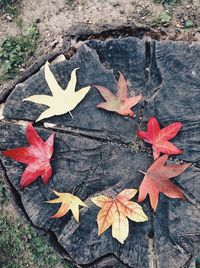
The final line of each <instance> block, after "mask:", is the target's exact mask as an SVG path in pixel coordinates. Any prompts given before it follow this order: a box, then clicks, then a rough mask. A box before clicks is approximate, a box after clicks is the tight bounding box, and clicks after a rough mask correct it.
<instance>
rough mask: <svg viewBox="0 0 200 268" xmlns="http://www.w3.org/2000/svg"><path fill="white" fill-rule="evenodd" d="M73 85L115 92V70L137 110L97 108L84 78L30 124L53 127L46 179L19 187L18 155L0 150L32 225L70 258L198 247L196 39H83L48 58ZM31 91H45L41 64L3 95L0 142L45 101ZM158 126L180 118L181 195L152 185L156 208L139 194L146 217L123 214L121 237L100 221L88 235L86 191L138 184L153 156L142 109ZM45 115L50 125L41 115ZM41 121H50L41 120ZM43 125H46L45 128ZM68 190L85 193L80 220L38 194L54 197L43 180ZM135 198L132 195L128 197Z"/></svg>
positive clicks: (143, 260)
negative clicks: (101, 227)
mask: <svg viewBox="0 0 200 268" xmlns="http://www.w3.org/2000/svg"><path fill="white" fill-rule="evenodd" d="M77 67H79V68H80V69H79V70H78V71H77V78H78V83H77V89H79V88H81V87H83V86H87V85H91V86H92V85H97V84H99V85H103V86H105V87H107V88H109V89H110V90H111V91H112V92H114V93H116V81H117V78H118V71H121V72H122V73H123V74H124V75H125V77H126V79H127V81H128V86H129V96H131V95H132V96H133V95H137V94H139V93H142V94H143V96H144V99H143V101H142V102H141V103H140V104H138V105H137V106H135V107H134V109H133V110H134V111H135V113H136V117H135V118H134V119H133V118H130V117H123V116H120V115H118V114H116V113H111V112H108V111H105V110H101V109H96V105H97V104H99V103H101V102H102V101H103V99H102V97H101V95H100V94H99V92H98V91H97V90H96V89H95V87H92V89H91V90H90V92H89V93H88V95H87V96H86V98H85V99H84V100H83V101H82V102H81V103H80V104H79V105H78V106H77V108H76V109H75V110H74V111H72V114H73V118H71V117H70V115H69V114H65V115H62V116H55V117H53V118H51V119H48V120H44V121H43V122H42V123H41V122H40V123H38V124H36V125H35V126H36V129H37V131H38V132H39V134H40V135H41V136H42V138H43V139H47V137H48V136H49V135H50V133H52V132H54V133H55V146H54V154H53V159H52V161H51V163H52V167H53V176H52V178H51V180H50V183H49V185H48V186H46V185H44V184H43V183H42V181H41V179H39V180H37V181H36V182H34V183H33V184H31V185H30V186H29V187H27V188H25V189H24V190H20V189H19V180H20V177H21V174H22V172H23V170H24V168H25V166H24V165H23V164H20V163H18V162H16V161H12V160H11V159H9V158H6V157H3V156H1V160H2V163H3V166H4V168H5V171H6V175H7V179H8V180H9V182H10V183H11V185H12V186H13V191H15V194H16V193H18V195H19V196H20V198H21V205H20V206H21V208H22V209H23V211H24V214H26V215H27V217H28V218H29V219H30V221H31V222H32V223H33V225H34V226H35V227H36V228H39V229H42V230H45V231H46V232H47V233H49V234H50V236H51V235H52V236H54V240H55V237H56V239H57V241H54V242H55V243H57V244H59V245H60V246H61V247H62V249H63V251H64V252H66V255H68V256H69V258H70V259H71V260H72V261H73V263H74V265H75V266H77V267H82V266H83V267H85V265H86V267H134V268H150V267H151V268H158V267H160V268H169V267H170V268H180V267H188V266H189V263H190V261H192V259H194V258H195V257H196V256H197V255H198V254H200V163H199V161H200V160H199V159H200V142H199V140H200V105H199V103H200V46H199V45H197V44H187V43H182V42H180V43H175V42H156V41H151V42H145V41H143V40H139V39H136V38H133V37H129V38H121V39H113V40H107V41H97V40H91V41H87V42H85V44H84V45H82V46H81V47H80V48H79V49H78V51H77V53H76V54H75V55H74V56H73V57H72V58H71V59H70V60H62V61H59V62H55V63H54V62H53V63H52V64H51V66H50V68H51V70H52V71H53V73H54V75H55V77H56V79H57V80H58V82H59V84H60V85H61V86H62V87H63V88H64V87H65V86H66V85H67V83H68V81H69V77H70V73H71V71H72V70H73V69H74V68H77ZM34 94H50V91H49V89H48V86H47V84H46V82H45V78H44V68H41V70H40V71H39V72H37V73H36V74H34V75H32V76H31V77H30V78H29V79H27V80H26V81H24V82H23V83H21V84H18V85H17V86H16V87H15V88H14V90H13V91H12V93H11V94H10V95H9V97H8V98H7V100H6V102H5V107H4V116H5V118H4V120H3V121H2V122H1V123H0V140H1V150H6V149H10V148H14V147H21V146H26V145H27V143H26V138H25V126H24V125H22V121H21V120H24V121H35V120H36V119H37V118H38V116H39V115H40V113H41V112H43V111H44V110H45V109H46V107H45V106H43V105H37V104H34V103H31V102H22V99H23V98H25V97H28V96H31V95H34ZM153 114H154V115H155V116H156V117H157V118H158V120H159V122H160V124H161V125H162V126H166V125H167V124H170V123H172V122H174V121H180V122H182V123H183V125H184V127H183V129H182V130H181V132H180V133H179V135H178V136H177V137H176V138H175V139H174V140H173V141H174V143H175V144H176V145H177V146H178V147H180V148H181V149H183V150H184V154H182V155H179V156H176V157H173V158H172V159H171V160H170V161H173V162H180V160H181V161H183V162H191V163H192V164H193V165H192V166H191V167H190V168H189V169H188V170H186V171H185V172H184V173H183V174H181V175H180V176H179V177H176V178H175V179H174V180H173V181H174V182H175V183H176V184H177V185H179V186H180V187H181V188H182V189H183V191H184V193H185V196H186V200H185V201H182V200H178V199H169V198H167V197H166V196H164V195H163V194H160V199H159V200H160V202H159V204H158V209H157V211H156V213H153V211H152V209H151V208H150V204H149V200H148V198H147V199H146V200H145V201H144V202H143V203H142V206H143V209H144V211H145V213H146V214H147V215H148V217H149V221H148V222H144V223H136V222H132V221H129V226H130V230H129V237H128V239H127V240H126V241H125V243H124V245H121V244H120V243H119V242H118V241H117V240H115V239H113V238H112V236H111V230H110V229H109V230H107V231H106V232H104V233H103V234H102V235H101V236H100V237H98V235H97V223H96V217H97V213H98V211H99V208H98V207H96V206H95V205H94V204H93V203H92V202H91V200H90V199H91V197H92V196H94V195H96V194H99V193H102V194H105V195H113V194H116V193H119V192H120V191H122V190H123V189H124V188H138V187H139V185H140V183H141V181H142V179H143V175H142V174H140V173H139V172H138V170H139V169H140V170H143V171H146V170H147V168H148V167H149V165H150V164H151V163H152V162H153V159H152V156H150V155H149V150H150V146H148V145H147V144H145V143H143V142H142V141H140V140H139V139H138V138H137V137H136V131H137V130H138V129H144V128H146V123H147V121H148V119H149V117H150V116H151V115H153ZM44 122H46V123H47V122H48V123H51V124H53V125H48V124H45V126H46V128H45V127H44V125H43V123H44ZM47 126H48V127H49V128H47ZM50 126H51V128H50ZM52 188H53V189H56V190H57V191H61V192H71V193H72V192H73V193H74V194H75V195H77V196H78V197H80V198H81V199H82V200H84V201H85V202H86V204H87V205H88V208H81V210H80V224H78V223H77V222H76V221H75V220H74V218H73V216H72V215H71V213H69V214H67V215H66V216H64V217H62V218H60V219H50V218H49V217H50V216H52V215H53V214H55V212H56V210H57V209H58V207H59V204H58V205H50V204H47V203H45V202H44V201H46V200H49V199H52V198H54V195H53V193H52V191H51V189H52ZM135 200H137V199H135Z"/></svg>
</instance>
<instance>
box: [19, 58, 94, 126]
mask: <svg viewBox="0 0 200 268" xmlns="http://www.w3.org/2000/svg"><path fill="white" fill-rule="evenodd" d="M77 70H78V68H76V69H74V70H73V71H72V73H71V78H70V81H69V83H68V85H67V87H66V89H64V90H63V89H62V88H61V87H60V86H59V84H58V82H57V81H56V79H55V77H54V75H53V73H52V72H51V70H50V68H49V63H48V62H46V64H45V68H44V72H45V79H46V82H47V84H48V86H49V89H50V90H51V93H52V95H53V96H48V95H33V96H31V97H28V98H25V99H23V101H31V102H34V103H38V104H43V105H47V106H49V108H48V109H47V110H46V111H44V112H43V113H42V114H41V115H40V116H39V118H38V119H37V120H36V122H37V121H40V120H42V119H44V118H49V117H52V116H54V115H61V114H65V113H70V111H72V110H73V109H74V108H75V107H76V106H77V105H78V104H79V103H80V102H81V101H82V100H83V98H84V97H85V95H86V94H87V93H88V91H89V90H90V86H88V87H84V88H81V89H80V90H78V91H75V88H76V82H77V79H76V71H77Z"/></svg>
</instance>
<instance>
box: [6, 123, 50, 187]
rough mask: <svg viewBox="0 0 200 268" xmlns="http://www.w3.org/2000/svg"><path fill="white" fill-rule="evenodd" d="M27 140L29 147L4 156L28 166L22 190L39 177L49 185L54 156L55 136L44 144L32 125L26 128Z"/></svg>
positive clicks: (21, 184) (23, 175) (9, 151)
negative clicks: (51, 161) (51, 162)
mask: <svg viewBox="0 0 200 268" xmlns="http://www.w3.org/2000/svg"><path fill="white" fill-rule="evenodd" d="M26 138H27V141H28V143H29V144H30V146H29V147H20V148H15V149H11V150H7V151H3V152H2V154H3V155H5V156H8V157H10V158H12V159H14V160H16V161H18V162H21V163H23V164H26V165H28V166H27V167H26V169H25V171H24V172H23V174H22V177H21V180H20V186H21V188H24V187H26V186H28V185H29V184H31V183H32V182H34V181H35V180H36V179H37V178H38V177H39V176H41V177H42V180H43V182H44V183H45V184H48V182H49V179H50V177H51V174H52V168H51V165H50V160H51V157H52V154H53V142H54V134H51V136H50V137H49V138H48V139H47V140H46V141H45V142H44V141H43V140H42V139H41V137H40V136H39V135H38V133H37V132H36V130H35V129H34V128H33V126H32V124H31V123H29V124H28V126H27V128H26Z"/></svg>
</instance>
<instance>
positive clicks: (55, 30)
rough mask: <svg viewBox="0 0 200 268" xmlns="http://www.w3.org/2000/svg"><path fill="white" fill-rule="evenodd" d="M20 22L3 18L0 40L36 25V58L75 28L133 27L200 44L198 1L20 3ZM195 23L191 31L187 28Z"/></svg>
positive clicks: (51, 0) (47, 0)
mask: <svg viewBox="0 0 200 268" xmlns="http://www.w3.org/2000/svg"><path fill="white" fill-rule="evenodd" d="M18 5H19V8H18V11H19V14H18V16H17V18H13V19H12V16H11V19H10V17H9V16H8V15H7V14H2V15H1V16H0V24H1V29H0V38H3V37H4V36H6V35H17V34H20V33H21V32H24V31H25V30H26V28H27V27H28V25H30V23H37V26H38V29H39V33H40V37H39V40H38V48H37V51H36V57H38V56H40V55H43V54H44V53H46V52H47V51H48V50H49V49H51V48H52V46H53V47H56V46H59V45H62V37H63V36H64V35H65V34H66V33H67V32H69V30H70V28H71V27H72V26H74V25H77V24H78V25H81V24H85V23H87V24H89V25H91V27H92V28H95V26H96V25H103V24H111V25H123V24H124V23H127V22H128V23H132V24H135V25H138V26H141V25H148V26H150V27H152V28H156V29H158V30H163V31H165V32H166V39H171V40H186V41H200V28H199V27H200V3H199V0H182V1H181V2H180V3H179V4H176V5H174V7H173V6H171V7H170V6H166V5H162V4H160V3H155V2H154V1H153V0H127V1H120V0H108V1H104V0H93V1H89V0H56V1H55V0H43V1H40V2H39V4H38V1H36V0H34V1H29V0H22V1H20V2H19V4H18ZM167 12H170V16H171V17H172V19H171V22H169V23H166V24H165V25H164V26H165V27H163V25H160V23H159V16H160V15H161V16H162V14H165V13H167ZM188 21H192V25H191V26H189V27H190V29H188V28H187V27H186V24H187V22H188Z"/></svg>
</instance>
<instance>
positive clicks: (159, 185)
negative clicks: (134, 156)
mask: <svg viewBox="0 0 200 268" xmlns="http://www.w3.org/2000/svg"><path fill="white" fill-rule="evenodd" d="M167 159H168V155H166V154H165V155H163V156H161V157H160V158H158V159H157V160H156V161H155V162H154V163H153V164H152V165H151V166H150V168H149V169H148V170H147V172H146V173H145V172H142V171H140V172H142V173H143V174H145V176H144V179H143V181H142V183H141V185H140V188H139V197H138V202H142V201H143V200H144V199H145V198H146V196H147V194H149V197H150V203H151V207H152V208H153V210H154V211H155V210H156V208H157V205H158V198H159V193H160V192H161V193H163V194H165V195H166V196H168V197H171V198H181V199H184V195H183V192H182V190H181V189H179V188H178V187H177V186H176V185H175V184H173V183H172V182H171V181H170V178H174V177H176V176H178V175H180V174H181V173H183V171H184V170H186V169H187V168H188V167H189V166H190V164H185V165H179V164H172V165H168V166H164V164H165V162H166V161H167Z"/></svg>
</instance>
